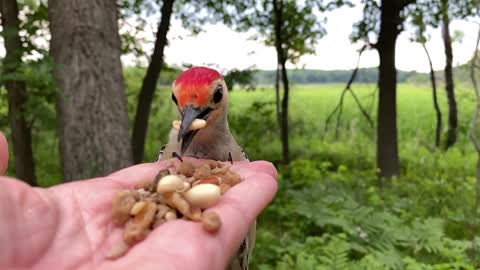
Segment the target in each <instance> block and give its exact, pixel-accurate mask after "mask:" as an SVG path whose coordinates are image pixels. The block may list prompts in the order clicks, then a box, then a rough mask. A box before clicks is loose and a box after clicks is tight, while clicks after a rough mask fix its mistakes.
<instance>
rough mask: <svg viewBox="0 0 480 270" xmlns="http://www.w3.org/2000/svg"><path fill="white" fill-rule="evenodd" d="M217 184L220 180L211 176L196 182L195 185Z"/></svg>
mask: <svg viewBox="0 0 480 270" xmlns="http://www.w3.org/2000/svg"><path fill="white" fill-rule="evenodd" d="M219 183H220V180H219V179H218V178H217V177H215V176H211V177H208V178H204V179H200V180H198V183H197V184H196V185H201V184H214V185H218V184H219Z"/></svg>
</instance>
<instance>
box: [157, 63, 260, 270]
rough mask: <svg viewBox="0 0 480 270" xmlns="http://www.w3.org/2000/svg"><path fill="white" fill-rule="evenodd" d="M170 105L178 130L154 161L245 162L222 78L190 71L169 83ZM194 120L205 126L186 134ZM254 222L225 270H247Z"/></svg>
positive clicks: (209, 70) (198, 69) (204, 71)
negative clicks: (177, 118)
mask: <svg viewBox="0 0 480 270" xmlns="http://www.w3.org/2000/svg"><path fill="white" fill-rule="evenodd" d="M171 98H172V101H173V102H174V103H175V104H176V106H177V108H178V112H179V114H180V116H181V124H180V128H179V129H176V128H172V129H171V130H170V132H169V135H168V143H167V144H166V145H164V146H163V147H162V148H161V149H160V151H159V154H158V157H157V160H158V161H160V160H167V159H170V158H174V157H178V156H180V158H181V156H190V157H195V158H201V159H211V160H217V161H230V162H232V163H233V161H248V157H247V155H246V154H245V152H244V151H243V149H242V148H241V147H240V146H239V145H238V143H237V141H236V140H235V138H234V137H233V135H232V133H231V132H230V128H229V125H228V115H227V114H228V108H229V93H228V88H227V84H226V83H225V80H224V79H223V77H222V75H221V74H220V73H219V72H218V71H216V70H215V69H212V68H208V67H201V66H198V67H191V68H189V69H187V70H185V71H183V72H182V73H180V75H179V76H178V77H177V78H176V79H175V81H174V82H173V83H172V96H171ZM195 119H203V120H205V121H206V126H205V127H204V128H202V129H198V130H189V127H190V125H191V123H192V122H193V121H194V120H195ZM255 232H256V222H255V223H254V224H253V225H252V227H251V228H250V230H249V232H248V234H247V235H246V238H245V239H244V241H243V242H242V244H241V246H240V248H239V250H238V251H237V253H236V255H235V256H234V257H233V258H232V260H231V263H230V264H229V266H228V267H227V269H228V270H248V262H249V258H250V256H251V253H252V250H253V246H254V245H255Z"/></svg>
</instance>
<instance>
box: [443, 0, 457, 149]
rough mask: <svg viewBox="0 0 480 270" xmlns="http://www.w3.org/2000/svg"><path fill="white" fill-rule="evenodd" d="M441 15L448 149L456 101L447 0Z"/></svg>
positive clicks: (454, 137)
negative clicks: (444, 60) (444, 61)
mask: <svg viewBox="0 0 480 270" xmlns="http://www.w3.org/2000/svg"><path fill="white" fill-rule="evenodd" d="M442 5H443V10H444V11H443V15H442V36H443V44H444V46H445V58H446V64H445V91H446V92H447V100H448V131H447V141H446V144H445V148H446V149H448V148H449V147H450V146H453V145H454V144H455V142H456V141H457V126H458V120H457V102H456V101H455V91H454V85H453V69H452V61H453V54H452V39H451V37H450V29H449V24H450V19H449V17H448V1H447V0H443V1H442Z"/></svg>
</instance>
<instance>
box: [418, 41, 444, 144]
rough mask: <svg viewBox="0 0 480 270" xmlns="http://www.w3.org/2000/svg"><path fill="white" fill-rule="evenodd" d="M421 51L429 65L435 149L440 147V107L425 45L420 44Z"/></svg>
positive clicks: (433, 71) (433, 74)
mask: <svg viewBox="0 0 480 270" xmlns="http://www.w3.org/2000/svg"><path fill="white" fill-rule="evenodd" d="M422 47H423V50H424V51H425V54H426V55H427V58H428V64H429V65H430V82H431V84H432V96H433V107H434V109H435V115H436V118H437V124H436V128H435V147H437V148H438V147H440V136H441V134H442V111H440V106H439V105H438V99H437V83H436V79H435V70H433V65H432V59H431V58H430V54H429V53H428V50H427V47H426V46H425V43H422Z"/></svg>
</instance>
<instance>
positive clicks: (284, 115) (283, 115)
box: [281, 62, 290, 164]
mask: <svg viewBox="0 0 480 270" xmlns="http://www.w3.org/2000/svg"><path fill="white" fill-rule="evenodd" d="M281 65H282V82H283V98H282V113H281V118H282V126H281V133H282V151H283V162H285V163H286V164H288V163H289V162H290V149H289V143H288V94H289V84H288V77H287V69H286V68H285V62H282V63H281Z"/></svg>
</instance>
